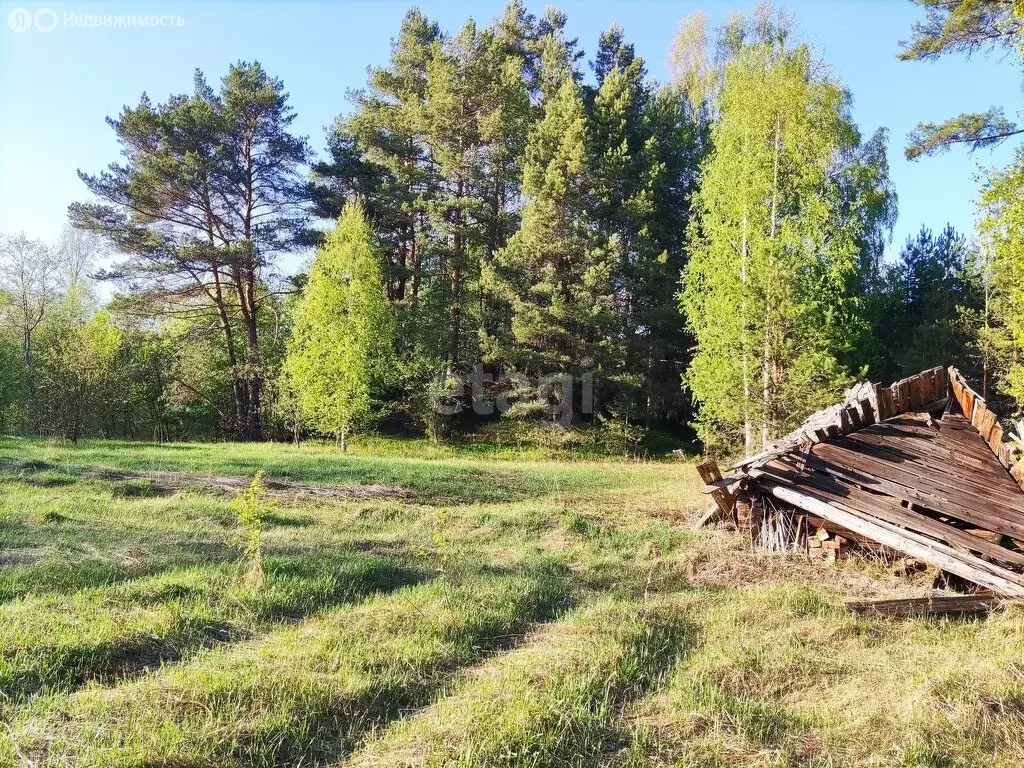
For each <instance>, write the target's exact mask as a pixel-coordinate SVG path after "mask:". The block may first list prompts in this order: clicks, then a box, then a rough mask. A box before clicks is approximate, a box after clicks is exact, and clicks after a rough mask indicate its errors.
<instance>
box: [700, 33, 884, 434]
mask: <svg viewBox="0 0 1024 768" xmlns="http://www.w3.org/2000/svg"><path fill="white" fill-rule="evenodd" d="M757 29H758V27H757V20H755V23H754V28H753V31H752V33H751V34H752V35H753V36H754V38H755V39H757V34H755V33H757ZM785 37H786V35H785V34H783V33H779V34H778V36H777V39H780V40H782V39H785ZM717 111H718V112H719V115H720V117H719V120H718V122H716V123H715V124H714V125H713V127H712V134H711V139H712V145H713V149H712V152H711V154H710V155H709V157H708V160H707V162H706V164H705V165H704V167H703V171H702V175H701V186H700V189H699V191H698V192H697V195H696V199H695V207H696V211H697V220H696V221H695V222H694V223H693V224H692V225H691V228H690V248H691V260H690V263H689V265H688V266H687V269H686V273H685V276H684V284H683V292H682V305H683V309H684V311H685V313H686V317H687V320H688V323H689V327H690V329H691V330H692V332H693V334H694V336H695V339H696V346H695V354H694V358H693V362H692V364H691V366H690V368H689V370H688V371H687V374H686V383H687V385H688V386H689V388H690V390H691V391H692V393H693V395H694V398H695V399H696V400H697V402H698V403H699V414H698V419H697V428H698V432H699V434H700V436H701V438H702V439H703V440H704V442H705V444H706V445H707V446H708V447H711V448H717V449H722V448H734V447H736V446H737V445H744V446H745V448H746V449H747V450H748V451H749V450H753V448H754V441H755V433H757V432H759V433H760V434H759V438H760V443H761V444H762V445H764V444H767V443H768V442H769V441H770V440H771V439H772V438H773V437H776V436H777V435H779V434H780V433H783V432H785V431H786V430H788V429H790V428H792V427H793V426H795V425H796V424H798V423H799V420H801V419H802V418H803V417H804V416H805V415H806V414H807V413H809V412H811V411H813V410H815V409H816V408H819V407H822V406H824V405H826V404H827V403H829V402H830V401H832V400H833V399H834V398H835V396H836V394H837V393H838V392H839V391H841V390H842V388H843V387H844V386H845V385H846V384H847V383H848V382H849V381H850V378H849V375H848V374H847V372H846V371H845V370H844V368H843V366H842V364H841V363H840V362H839V359H838V358H839V355H840V354H841V353H842V352H843V351H844V350H845V349H846V348H848V346H849V344H850V341H851V329H850V327H849V325H848V324H847V323H846V322H844V320H845V319H846V318H848V317H849V316H850V315H853V314H855V302H856V300H857V297H856V296H855V295H851V290H850V288H851V285H854V284H856V282H857V281H855V280H854V279H853V277H854V276H855V275H856V273H857V270H858V266H859V264H860V261H861V260H860V258H859V253H860V251H861V249H862V248H863V247H864V241H865V239H866V236H867V232H866V231H865V230H866V228H867V226H868V225H874V226H877V225H878V221H877V217H871V216H866V215H865V216H851V215H849V214H848V213H846V214H844V213H843V211H844V208H845V207H846V206H847V205H852V206H853V207H854V209H855V210H856V209H857V208H860V207H864V206H867V205H868V202H867V201H866V200H865V199H864V196H863V195H858V196H853V195H849V194H844V189H843V187H841V186H837V185H836V184H835V182H834V176H833V171H834V169H835V167H836V166H837V164H841V163H842V159H843V158H844V157H847V156H848V155H850V154H851V153H853V152H854V151H855V150H856V149H857V147H858V144H859V137H858V134H857V131H856V129H855V127H854V126H853V124H852V122H851V120H850V117H849V113H848V98H847V96H846V94H845V92H844V91H843V89H842V88H841V86H840V85H839V84H838V83H836V82H834V81H833V80H830V79H828V78H827V77H823V76H822V75H820V74H817V73H816V72H815V68H814V67H813V66H812V60H811V56H810V51H809V49H808V48H807V47H806V46H797V47H795V48H789V47H785V46H784V45H783V44H781V43H778V42H770V43H756V44H753V45H740V46H739V47H737V48H736V49H735V52H734V54H733V55H732V58H731V60H730V61H728V63H727V64H726V65H725V67H724V71H723V76H722V88H721V93H720V96H719V104H718V110H717ZM877 181H880V182H883V183H887V180H885V179H879V180H877ZM883 189H884V187H883ZM844 198H845V200H844Z"/></svg>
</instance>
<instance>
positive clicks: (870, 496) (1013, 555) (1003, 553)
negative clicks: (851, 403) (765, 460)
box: [759, 460, 1024, 566]
mask: <svg viewBox="0 0 1024 768" xmlns="http://www.w3.org/2000/svg"><path fill="white" fill-rule="evenodd" d="M814 468H815V469H823V470H824V471H826V472H828V473H829V475H831V477H830V476H829V475H821V474H813V475H809V474H799V473H798V472H796V471H795V468H794V467H793V466H792V465H791V464H789V463H783V464H782V466H781V467H780V466H777V465H776V464H775V463H772V464H769V465H767V466H765V467H764V468H763V469H762V470H759V471H760V472H763V473H765V474H769V475H771V476H772V477H773V478H775V479H776V480H781V481H785V482H786V483H789V484H791V485H793V486H794V487H798V488H802V487H806V488H813V489H814V491H815V492H816V493H817V494H818V495H821V496H823V497H824V498H825V499H826V500H827V501H829V502H830V503H832V502H838V503H840V504H842V505H844V506H847V507H850V508H852V509H854V510H856V511H858V512H865V513H868V514H871V515H873V516H875V517H878V518H880V519H882V520H885V521H886V522H889V523H894V524H896V525H899V526H902V527H904V528H909V529H910V530H912V531H917V532H918V533H922V534H925V535H926V536H931V537H932V538H936V539H938V540H939V541H944V542H946V543H947V544H950V545H952V546H958V547H963V548H965V549H968V550H970V551H973V552H977V553H979V554H982V555H985V556H986V557H991V558H994V559H997V560H999V561H1000V562H1003V563H1008V564H1013V565H1017V566H1024V554H1021V553H1020V552H1016V551H1014V550H1011V549H1008V548H1006V547H1004V546H1002V545H1001V544H998V543H995V542H993V541H988V540H986V539H984V538H981V537H978V536H974V535H972V534H970V533H968V532H966V531H962V530H960V529H957V528H953V527H952V526H950V525H947V524H946V523H943V522H941V521H939V520H935V519H933V518H930V517H927V516H926V515H923V514H921V513H920V512H914V511H912V510H910V509H908V508H907V507H903V506H901V505H900V504H899V502H898V501H897V500H896V499H895V498H891V497H885V496H880V495H877V494H874V493H868V492H867V491H862V490H860V489H859V488H858V487H857V486H858V485H859V484H860V483H858V482H857V481H856V480H851V479H850V478H849V477H848V476H847V475H846V474H845V473H843V472H842V471H841V470H840V471H837V470H836V469H835V468H834V467H831V466H827V465H823V464H822V463H821V462H820V460H815V462H814ZM876 490H878V488H876Z"/></svg>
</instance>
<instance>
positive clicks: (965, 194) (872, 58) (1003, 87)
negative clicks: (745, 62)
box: [0, 0, 1020, 248]
mask: <svg viewBox="0 0 1024 768" xmlns="http://www.w3.org/2000/svg"><path fill="white" fill-rule="evenodd" d="M548 4H549V3H544V2H529V6H530V8H531V10H533V11H534V12H535V13H542V12H543V9H544V7H545V5H548ZM554 4H555V5H557V6H558V7H560V8H562V9H563V10H564V11H566V12H567V14H568V17H569V31H570V33H571V34H572V35H573V36H578V37H579V39H580V42H581V44H582V45H583V47H584V49H585V50H586V51H587V55H588V59H589V57H590V56H591V55H592V53H593V50H594V46H595V42H596V40H597V38H598V35H599V33H600V32H601V31H602V30H603V29H605V28H607V27H608V26H609V25H610V24H611V23H613V22H618V23H620V24H621V25H622V26H623V27H624V28H625V31H626V35H627V37H628V38H629V40H630V41H632V42H633V43H634V44H635V46H636V49H637V52H638V53H639V54H641V55H642V56H643V57H644V58H645V59H646V61H647V64H648V68H649V70H650V72H651V74H652V75H653V76H655V77H657V78H664V76H665V66H664V60H665V56H666V52H667V50H668V46H669V43H670V41H671V39H672V36H673V33H674V31H675V29H676V27H677V24H678V22H679V20H680V18H682V17H683V16H685V15H687V14H689V13H690V12H691V11H693V10H696V9H698V8H703V9H704V10H705V11H706V12H707V13H708V14H709V16H710V17H711V20H712V23H713V24H715V25H717V24H719V23H721V21H723V20H724V18H725V16H726V14H727V12H728V11H729V10H730V9H734V8H735V9H738V10H748V9H749V8H750V6H751V5H752V3H750V2H723V1H719V0H715V1H714V2H710V1H708V2H703V3H700V2H689V1H686V0H678V1H674V2H673V1H670V0H662V1H660V2H654V1H652V0H629V1H627V0H619V1H618V2H610V1H608V0H587V1H586V2H582V1H581V2H577V1H576V0H565V1H564V2H560V3H554ZM410 5H412V3H410V2H406V1H402V2H398V1H395V0H376V1H372V0H363V1H361V2H357V1H355V0H353V1H351V2H283V1H281V2H262V3H242V2H180V0H179V1H177V2H174V1H172V2H161V1H160V0H155V1H152V2H120V3H115V2H107V3H86V2H81V3H80V2H71V3H63V2H56V0H54V1H53V2H49V3H46V4H40V3H37V2H8V1H7V0H0V12H2V15H0V231H3V232H15V231H19V230H24V231H25V232H27V233H28V234H29V235H31V236H34V237H40V238H44V239H48V240H49V239H54V238H55V237H56V235H57V233H58V232H59V230H60V227H61V226H62V224H63V222H64V220H65V211H66V208H67V205H68V204H69V203H71V202H72V201H75V200H80V199H85V197H86V195H85V189H84V187H83V186H82V184H81V182H80V181H79V180H78V178H77V176H76V174H75V171H76V169H78V168H81V169H83V170H85V171H89V172H96V171H99V170H101V169H102V168H104V167H105V166H106V165H107V164H108V163H110V162H112V161H114V160H117V159H119V155H118V148H117V145H116V143H115V141H114V136H113V132H112V131H111V129H110V128H109V127H108V126H107V125H106V124H105V122H104V118H105V117H106V116H108V115H116V114H117V113H118V112H119V111H120V109H121V107H122V105H124V104H134V103H136V102H137V100H138V98H139V96H140V94H141V93H142V92H143V91H146V92H148V93H149V95H150V96H151V97H152V98H153V99H154V100H160V101H162V100H164V99H165V98H166V97H167V96H168V95H169V94H171V93H180V92H185V91H188V90H189V89H190V88H191V83H192V73H193V71H194V70H195V68H196V67H199V68H200V69H202V70H203V71H204V72H205V73H206V74H207V77H208V78H209V80H210V81H211V82H216V81H217V80H218V79H219V78H220V76H221V75H222V74H223V73H224V71H225V70H226V68H227V65H228V64H229V63H230V62H232V61H236V60H238V59H246V60H252V59H257V60H259V61H260V62H262V63H263V65H264V67H265V68H266V69H267V70H268V71H269V72H271V73H272V74H274V75H276V76H278V77H281V78H282V79H283V80H284V82H285V85H286V87H287V88H288V90H289V92H290V93H291V103H292V105H293V106H294V107H295V109H296V110H297V112H298V118H297V120H296V122H295V127H296V129H297V131H298V132H300V133H302V134H304V135H307V136H309V137H310V139H311V141H312V143H313V146H314V148H315V149H316V150H317V151H318V152H321V151H322V150H323V147H324V138H323V137H324V128H325V126H327V125H329V124H330V122H331V121H332V119H333V118H334V117H335V115H337V114H338V113H339V112H344V111H346V110H347V109H348V103H347V102H346V99H345V92H346V90H347V89H349V88H357V87H360V86H361V85H362V84H363V83H364V82H365V76H366V67H367V66H368V65H370V64H382V63H384V62H385V61H386V60H387V57H388V52H389V42H390V40H391V38H392V37H393V36H394V35H395V34H396V33H397V31H398V28H399V23H400V21H401V18H402V16H403V14H404V13H405V11H406V10H407V8H409V7H410ZM502 5H503V3H502V2H501V1H500V0H476V1H474V2H468V0H463V1H462V2H454V0H435V1H434V2H422V3H420V7H421V8H422V9H423V10H424V11H425V12H426V13H427V15H428V16H430V17H432V18H434V19H436V20H438V21H439V22H440V23H441V25H442V28H444V29H446V30H455V29H457V28H458V26H459V25H460V24H461V23H462V22H463V21H464V20H465V18H466V17H467V16H468V15H473V16H474V17H475V18H476V19H477V20H478V21H482V22H487V21H489V20H490V19H491V18H493V17H495V16H496V15H498V14H499V13H500V11H501V7H502ZM788 6H789V7H790V8H791V9H792V10H793V12H794V14H795V16H796V18H797V21H798V24H799V28H800V31H801V34H802V36H803V38H804V39H806V40H808V41H809V42H811V43H812V44H813V45H814V46H815V48H816V50H817V52H818V55H819V57H820V58H822V59H823V60H825V61H826V62H827V63H828V64H829V65H830V67H831V68H832V70H833V72H834V73H835V74H836V75H837V76H838V77H839V78H840V79H841V80H842V81H843V82H844V83H845V84H846V85H847V86H848V87H849V88H850V90H851V91H852V93H853V97H854V115H855V118H856V120H857V122H858V124H859V126H860V128H861V131H862V133H863V134H864V135H865V136H866V135H868V134H870V133H871V132H873V131H874V130H875V129H876V128H877V127H879V126H885V127H887V128H889V130H890V132H891V141H890V151H889V155H890V162H891V164H892V178H893V181H894V183H895V185H896V189H897V192H898V194H899V198H900V205H899V207H900V216H899V222H898V224H897V227H896V234H895V239H894V247H895V248H898V247H899V246H900V245H901V244H902V242H903V241H904V240H905V239H906V237H907V236H908V235H909V234H912V233H914V232H916V230H917V229H919V228H920V227H921V225H922V224H926V225H928V226H929V227H932V228H933V229H938V228H941V227H942V226H944V225H945V224H946V222H950V223H952V224H953V225H954V226H956V227H957V228H958V229H961V230H963V231H965V232H971V231H972V228H973V222H974V209H973V200H974V198H975V197H976V194H977V189H978V182H977V180H976V176H977V172H978V167H979V164H982V165H986V166H989V165H1002V164H1004V163H1005V162H1006V161H1007V159H1008V158H1009V154H1010V151H1011V150H1010V147H1005V146H1004V147H1003V148H1000V149H998V150H996V151H995V152H983V153H976V154H974V155H970V154H968V153H967V152H966V151H954V152H953V153H951V154H949V155H946V156H943V157H940V158H933V159H925V160H921V161H918V162H916V163H908V162H907V161H906V160H904V159H903V151H902V150H903V142H904V137H905V136H906V133H907V131H908V130H910V129H911V128H912V127H913V126H914V125H915V124H916V123H917V122H918V121H919V120H940V119H942V118H943V117H946V116H948V115H950V114H952V113H953V112H959V111H965V110H982V109H986V108H987V107H989V106H990V105H992V104H1003V105H1006V106H1007V108H1008V112H1011V113H1012V112H1013V111H1014V107H1015V101H1016V97H1017V94H1018V93H1019V84H1018V80H1019V76H1020V73H1019V72H1018V71H1016V69H1015V68H1014V67H1013V66H1012V64H1010V63H1009V62H998V61H986V60H984V59H981V58H976V59H974V60H973V61H970V62H967V61H964V60H962V59H960V58H958V57H955V56H954V57H949V58H947V59H944V60H942V61H939V62H937V63H902V62H899V61H897V60H896V58H895V56H896V53H897V51H898V41H899V40H900V39H903V38H906V37H907V36H908V34H909V30H910V25H911V23H912V22H913V20H914V19H915V18H918V17H919V16H920V12H919V11H918V9H917V8H915V7H914V6H913V5H911V3H910V2H908V0H818V1H817V2H814V1H810V0H809V1H806V2H795V1H793V2H790V3H788ZM16 8H26V9H28V10H29V11H32V12H33V13H35V12H36V11H38V10H39V9H41V8H49V9H51V10H52V11H54V12H55V16H51V17H46V16H45V15H44V17H43V23H44V24H47V23H51V21H50V20H52V19H56V27H55V28H54V29H53V30H52V31H49V32H41V31H39V30H37V29H35V28H32V29H29V30H26V31H23V32H17V31H14V30H13V29H12V28H11V27H10V26H9V24H8V17H9V14H10V13H11V12H12V11H13V10H14V9H16ZM67 13H70V14H74V15H91V14H101V15H102V14H107V15H109V14H173V15H176V16H180V17H181V18H182V19H183V20H184V25H183V26H180V27H179V26H177V25H172V26H169V27H153V28H140V27H134V28H131V27H127V28H106V29H104V28H81V27H74V26H65V24H64V17H65V14H67Z"/></svg>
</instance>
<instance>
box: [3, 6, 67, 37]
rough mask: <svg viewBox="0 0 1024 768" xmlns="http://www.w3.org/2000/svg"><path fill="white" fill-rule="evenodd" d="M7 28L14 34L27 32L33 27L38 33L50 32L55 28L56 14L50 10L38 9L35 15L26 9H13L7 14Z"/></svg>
mask: <svg viewBox="0 0 1024 768" xmlns="http://www.w3.org/2000/svg"><path fill="white" fill-rule="evenodd" d="M7 26H9V27H10V28H11V29H13V30H14V31H15V32H27V31H28V30H30V29H32V27H33V26H35V28H36V29H38V30H39V31H40V32H52V31H53V30H54V29H55V28H56V26H57V13H56V11H54V10H53V9H51V8H40V9H39V10H37V11H36V12H35V13H32V11H30V10H29V9H28V8H15V9H14V10H12V11H11V12H10V13H9V14H7Z"/></svg>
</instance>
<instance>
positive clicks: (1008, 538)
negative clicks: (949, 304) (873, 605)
mask: <svg viewBox="0 0 1024 768" xmlns="http://www.w3.org/2000/svg"><path fill="white" fill-rule="evenodd" d="M698 471H699V472H700V474H701V476H702V478H703V479H704V481H705V483H706V485H705V487H704V491H705V492H706V493H709V494H710V495H711V496H712V497H713V498H714V500H715V503H716V505H717V508H718V510H719V514H721V515H725V516H728V517H730V518H732V520H733V521H734V522H735V523H736V525H737V526H738V527H739V528H740V530H742V531H744V532H746V533H748V534H749V535H750V536H751V537H752V538H753V539H754V540H755V541H756V542H759V543H762V544H765V545H767V546H772V547H774V548H795V549H802V550H803V551H804V552H805V553H806V554H807V555H808V556H815V555H818V556H827V557H832V558H834V557H839V556H843V555H844V554H846V553H855V552H882V553H885V554H888V555H903V556H906V557H908V558H913V559H914V560H916V561H920V562H923V563H928V564H931V565H933V566H935V567H936V568H938V569H940V570H941V571H942V572H944V573H946V574H955V575H956V576H958V577H960V578H962V579H964V580H966V581H967V582H970V583H971V584H973V585H976V587H978V588H981V589H983V590H986V591H991V592H992V593H994V594H995V595H998V596H1002V597H1006V598H1015V599H1019V598H1024V490H1022V488H1024V459H1022V450H1021V446H1019V445H1018V444H1016V443H1014V442H1006V441H1004V435H1003V429H1002V427H1001V426H1000V425H999V423H998V419H997V417H996V414H995V413H994V412H992V411H991V410H990V409H989V408H988V406H987V405H986V403H985V401H984V400H983V399H982V398H981V397H980V396H979V395H978V394H977V393H976V392H975V391H973V390H972V389H971V388H970V387H969V386H968V385H967V383H966V382H965V381H964V380H963V378H962V377H961V375H960V374H959V373H958V372H957V370H956V369H955V368H950V369H949V371H948V376H947V375H946V371H944V370H943V369H942V368H934V369H932V370H929V371H924V372H922V373H920V374H918V375H916V376H911V377H909V378H907V379H903V380H902V381H899V382H897V383H895V384H893V385H892V386H889V387H883V386H880V385H877V384H868V383H862V384H859V385H857V386H856V387H854V388H853V389H851V390H849V391H848V392H847V395H846V398H845V400H844V401H843V402H842V403H839V404H837V405H835V406H832V407H831V408H827V409H825V410H823V411H820V412H819V413H816V414H814V415H812V416H811V417H810V418H808V419H807V421H806V422H805V423H804V424H803V425H802V426H801V427H800V428H799V429H797V430H795V431H794V432H792V433H790V434H789V435H787V436H785V437H783V438H782V439H780V440H778V441H777V442H776V443H774V444H773V445H771V446H770V447H769V449H768V450H766V451H764V452H762V453H760V454H758V455H756V456H749V457H747V458H745V459H744V460H743V461H741V462H739V463H738V464H736V465H734V466H733V467H732V469H731V471H730V472H728V473H727V475H726V476H725V477H724V478H723V477H722V475H721V474H720V473H719V470H718V467H717V466H716V465H715V463H714V462H711V461H707V462H703V463H702V464H700V465H698Z"/></svg>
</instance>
